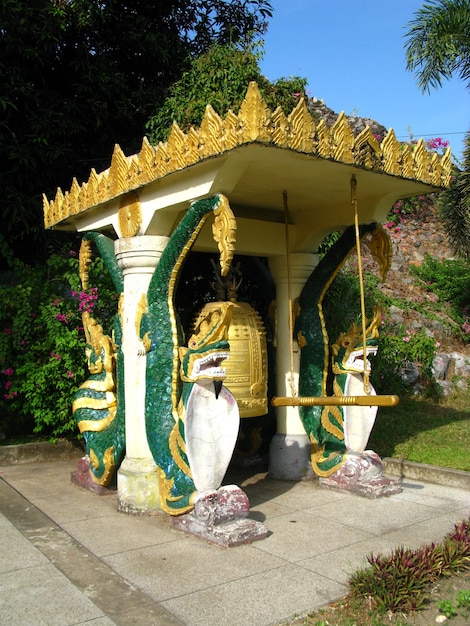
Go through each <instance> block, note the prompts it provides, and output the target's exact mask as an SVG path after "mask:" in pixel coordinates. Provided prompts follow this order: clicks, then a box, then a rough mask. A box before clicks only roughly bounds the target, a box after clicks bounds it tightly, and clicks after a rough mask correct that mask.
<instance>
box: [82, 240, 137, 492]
mask: <svg viewBox="0 0 470 626" xmlns="http://www.w3.org/2000/svg"><path fill="white" fill-rule="evenodd" d="M92 242H94V243H95V244H96V246H97V247H98V249H99V250H100V252H101V256H102V257H103V260H104V262H105V264H106V266H107V267H108V269H109V271H110V274H111V277H112V280H113V283H114V286H115V288H116V291H117V293H118V294H120V295H121V294H122V292H123V289H124V283H123V276H122V271H121V269H120V268H119V267H118V265H117V263H116V260H115V257H114V244H113V242H112V240H111V239H109V238H108V237H105V236H104V235H102V234H100V233H87V234H85V235H84V237H83V240H82V245H81V248H80V278H81V282H82V287H83V289H85V290H86V289H87V287H88V268H89V264H90V262H91V257H92V252H91V243H92ZM82 320H83V328H84V332H85V337H86V355H87V360H88V369H89V371H90V377H89V378H88V380H86V381H85V382H84V383H83V384H82V385H81V386H80V388H79V389H78V390H77V391H76V393H75V395H74V398H73V404H72V411H73V415H74V418H75V421H76V422H77V425H78V428H79V431H80V433H81V434H82V435H83V438H84V440H85V445H86V451H87V460H86V462H85V467H81V470H82V471H83V472H84V473H88V472H89V477H90V478H91V480H92V484H93V483H94V484H95V485H99V486H101V487H108V486H109V485H110V484H111V483H112V482H113V480H114V478H115V472H116V469H117V468H118V467H119V465H120V464H121V461H122V459H123V456H124V451H125V420H124V414H125V413H124V412H125V405H124V364H123V354H122V351H121V350H120V345H121V343H122V329H121V320H120V316H119V315H115V317H114V328H113V338H111V337H109V336H108V335H106V334H105V333H104V332H103V328H102V326H101V325H100V324H98V323H97V322H96V320H95V319H94V318H93V317H92V316H91V314H90V312H89V311H84V312H83V313H82Z"/></svg>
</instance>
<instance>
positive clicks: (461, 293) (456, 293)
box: [410, 254, 470, 334]
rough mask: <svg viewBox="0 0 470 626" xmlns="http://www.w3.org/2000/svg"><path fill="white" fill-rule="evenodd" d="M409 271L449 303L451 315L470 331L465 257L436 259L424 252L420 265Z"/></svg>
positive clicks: (468, 271)
mask: <svg viewBox="0 0 470 626" xmlns="http://www.w3.org/2000/svg"><path fill="white" fill-rule="evenodd" d="M410 273H411V274H412V275H413V276H416V277H417V278H418V279H419V280H420V283H421V285H422V287H423V288H424V289H425V290H426V291H429V292H432V293H434V294H436V296H438V298H439V300H440V301H441V302H447V303H449V306H450V309H451V313H452V316H453V317H454V319H455V320H456V321H457V322H459V324H460V325H461V326H462V329H463V331H464V332H465V333H466V334H468V333H470V324H469V321H468V318H469V313H470V263H469V262H468V261H466V260H465V259H445V260H444V261H438V260H436V259H434V258H433V257H431V256H430V255H429V254H426V255H425V257H424V261H423V263H422V264H421V265H420V266H412V267H411V268H410Z"/></svg>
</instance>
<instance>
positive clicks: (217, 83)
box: [147, 43, 307, 143]
mask: <svg viewBox="0 0 470 626" xmlns="http://www.w3.org/2000/svg"><path fill="white" fill-rule="evenodd" d="M260 56H261V53H260V52H257V51H256V47H253V46H252V45H248V46H245V47H240V46H237V45H236V44H234V43H228V44H225V45H215V46H212V48H210V50H209V51H208V52H206V53H205V54H202V55H201V56H199V57H196V58H194V59H193V60H192V61H191V63H190V65H189V67H188V69H187V70H186V71H185V72H184V73H183V75H182V76H181V78H180V79H179V80H178V81H176V82H175V83H174V84H173V85H171V87H170V89H169V97H168V98H167V99H166V100H165V103H164V104H163V106H162V107H160V108H158V110H157V112H156V113H155V115H153V116H152V117H150V118H149V120H148V122H147V132H148V137H149V140H150V141H151V142H153V143H157V142H158V141H163V140H165V139H166V138H167V137H168V134H169V132H170V129H171V124H172V122H173V121H176V122H177V123H178V125H179V126H180V128H181V129H182V130H184V131H187V130H189V128H190V127H191V126H199V124H200V123H201V120H202V118H203V115H204V111H205V108H206V106H207V105H208V104H211V106H212V107H213V108H214V110H215V111H216V112H217V113H218V114H219V115H221V116H223V115H225V114H226V113H227V111H228V110H229V109H232V110H233V111H235V112H237V111H238V109H239V108H240V105H241V103H242V101H243V98H244V96H245V94H246V90H247V87H248V84H249V83H250V81H256V82H257V83H258V87H259V88H260V91H261V93H262V94H263V96H264V98H265V100H266V103H267V104H268V106H270V107H272V108H274V107H276V106H277V105H278V104H280V105H281V106H282V107H283V109H284V112H285V113H290V111H291V110H292V109H293V108H294V107H295V105H296V104H297V102H298V99H299V98H300V96H305V87H306V84H307V79H306V78H300V77H298V76H291V77H289V78H280V79H278V80H277V81H274V82H270V81H269V80H268V79H267V78H266V77H264V76H263V75H262V73H261V69H260V67H259V58H260Z"/></svg>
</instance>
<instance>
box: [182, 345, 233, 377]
mask: <svg viewBox="0 0 470 626" xmlns="http://www.w3.org/2000/svg"><path fill="white" fill-rule="evenodd" d="M229 356H230V353H229V352H222V351H220V352H210V353H209V354H207V355H206V356H203V357H201V358H199V359H195V360H194V364H193V369H192V372H191V379H193V380H199V379H201V378H209V379H212V380H223V379H224V378H225V376H226V371H225V368H224V367H220V364H221V363H222V361H225V360H226V359H228V358H229Z"/></svg>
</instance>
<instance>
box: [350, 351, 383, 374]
mask: <svg viewBox="0 0 470 626" xmlns="http://www.w3.org/2000/svg"><path fill="white" fill-rule="evenodd" d="M377 350H378V346H367V347H366V354H367V356H370V355H371V354H372V355H375V354H377ZM344 369H345V370H350V371H354V372H364V349H363V348H360V349H357V350H352V351H351V353H350V355H349V356H348V359H347V361H346V363H345V368H344ZM366 371H367V372H370V371H371V364H370V361H369V359H366Z"/></svg>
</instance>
